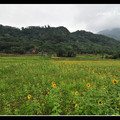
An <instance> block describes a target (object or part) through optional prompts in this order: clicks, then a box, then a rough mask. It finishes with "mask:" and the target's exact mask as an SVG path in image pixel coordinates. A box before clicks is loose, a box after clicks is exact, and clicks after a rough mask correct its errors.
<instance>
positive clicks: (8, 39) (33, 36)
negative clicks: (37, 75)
mask: <svg viewBox="0 0 120 120" xmlns="http://www.w3.org/2000/svg"><path fill="white" fill-rule="evenodd" d="M33 50H34V51H33ZM116 51H120V42H119V41H117V40H115V39H112V38H109V37H106V36H103V35H97V34H93V33H91V32H86V31H83V30H81V31H76V32H72V33H71V32H69V30H68V29H67V28H65V27H63V26H59V27H50V26H44V27H40V26H29V27H27V28H23V27H22V29H18V28H15V27H11V26H3V25H0V52H1V53H20V54H23V53H33V52H34V53H39V52H47V53H58V52H69V53H70V52H74V53H78V54H79V53H94V54H96V53H103V52H104V53H108V54H112V53H113V52H116Z"/></svg>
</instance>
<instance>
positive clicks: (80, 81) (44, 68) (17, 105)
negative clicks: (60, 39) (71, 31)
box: [0, 56, 120, 115]
mask: <svg viewBox="0 0 120 120" xmlns="http://www.w3.org/2000/svg"><path fill="white" fill-rule="evenodd" d="M0 115H120V60H99V61H95V60H93V61H92V60H90V61H88V60H84V61H82V60H80V61H76V60H73V59H72V60H53V59H51V58H49V57H45V56H23V57H22V56H21V57H0Z"/></svg>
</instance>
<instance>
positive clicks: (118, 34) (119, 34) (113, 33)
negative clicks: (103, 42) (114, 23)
mask: <svg viewBox="0 0 120 120" xmlns="http://www.w3.org/2000/svg"><path fill="white" fill-rule="evenodd" d="M97 34H102V35H105V36H108V37H111V38H114V39H116V40H119V41H120V28H113V29H106V30H102V31H99V32H98V33H97Z"/></svg>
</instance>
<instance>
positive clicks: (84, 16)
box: [0, 4, 120, 33]
mask: <svg viewBox="0 0 120 120" xmlns="http://www.w3.org/2000/svg"><path fill="white" fill-rule="evenodd" d="M0 24H2V25H8V26H13V27H18V28H21V27H27V26H44V25H50V26H51V27H58V26H64V27H66V28H67V29H68V30H69V31H70V32H74V31H76V30H86V31H90V32H93V33H96V32H98V31H101V30H103V29H111V28H114V27H119V28H120V4H0Z"/></svg>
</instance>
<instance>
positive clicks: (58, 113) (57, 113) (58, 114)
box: [51, 113, 59, 115]
mask: <svg viewBox="0 0 120 120" xmlns="http://www.w3.org/2000/svg"><path fill="white" fill-rule="evenodd" d="M51 115H59V113H52V114H51Z"/></svg>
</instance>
